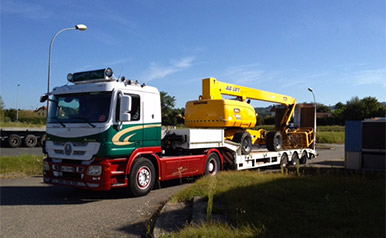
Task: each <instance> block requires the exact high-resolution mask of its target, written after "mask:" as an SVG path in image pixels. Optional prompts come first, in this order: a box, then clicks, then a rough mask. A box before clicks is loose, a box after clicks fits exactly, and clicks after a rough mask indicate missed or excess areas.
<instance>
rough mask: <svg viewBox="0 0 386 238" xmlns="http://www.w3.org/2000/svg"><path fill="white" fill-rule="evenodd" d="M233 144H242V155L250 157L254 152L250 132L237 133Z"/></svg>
mask: <svg viewBox="0 0 386 238" xmlns="http://www.w3.org/2000/svg"><path fill="white" fill-rule="evenodd" d="M233 142H236V143H240V144H241V153H242V154H243V155H248V154H249V153H251V151H252V137H251V134H249V133H248V132H242V131H240V132H236V133H235V135H234V136H233Z"/></svg>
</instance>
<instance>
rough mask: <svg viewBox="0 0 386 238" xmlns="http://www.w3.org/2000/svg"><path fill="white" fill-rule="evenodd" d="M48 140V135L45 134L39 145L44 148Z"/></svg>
mask: <svg viewBox="0 0 386 238" xmlns="http://www.w3.org/2000/svg"><path fill="white" fill-rule="evenodd" d="M46 139H47V134H44V135H42V136H41V137H40V140H39V145H40V146H42V147H44V145H45V143H46Z"/></svg>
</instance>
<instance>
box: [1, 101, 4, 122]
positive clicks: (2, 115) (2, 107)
mask: <svg viewBox="0 0 386 238" xmlns="http://www.w3.org/2000/svg"><path fill="white" fill-rule="evenodd" d="M3 109H4V102H3V98H2V97H1V95H0V120H3V119H4V113H3Z"/></svg>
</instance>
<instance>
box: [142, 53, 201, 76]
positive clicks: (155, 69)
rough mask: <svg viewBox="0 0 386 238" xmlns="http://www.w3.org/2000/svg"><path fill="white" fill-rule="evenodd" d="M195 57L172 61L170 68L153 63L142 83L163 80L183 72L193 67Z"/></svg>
mask: <svg viewBox="0 0 386 238" xmlns="http://www.w3.org/2000/svg"><path fill="white" fill-rule="evenodd" d="M193 61H194V57H185V58H182V59H180V60H171V61H170V64H169V65H168V66H160V65H158V64H157V63H154V62H153V63H151V64H150V67H149V70H147V72H146V73H144V76H142V77H141V78H142V81H144V82H150V81H152V80H156V79H162V78H165V77H166V76H169V75H171V74H174V73H177V72H180V71H183V70H185V69H188V68H190V67H191V66H192V65H193Z"/></svg>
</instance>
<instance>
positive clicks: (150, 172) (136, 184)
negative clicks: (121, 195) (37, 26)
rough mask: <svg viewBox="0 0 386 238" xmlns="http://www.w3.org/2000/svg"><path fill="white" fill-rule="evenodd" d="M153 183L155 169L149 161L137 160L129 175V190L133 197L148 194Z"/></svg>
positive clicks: (144, 159)
mask: <svg viewBox="0 0 386 238" xmlns="http://www.w3.org/2000/svg"><path fill="white" fill-rule="evenodd" d="M154 183H155V169H154V165H153V163H152V162H150V160H148V159H146V158H142V157H141V158H137V159H136V160H135V161H134V164H133V167H132V169H131V173H130V189H131V192H132V193H133V195H134V196H136V197H139V196H144V195H146V194H148V193H149V192H150V191H151V190H152V188H153V186H154Z"/></svg>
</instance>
